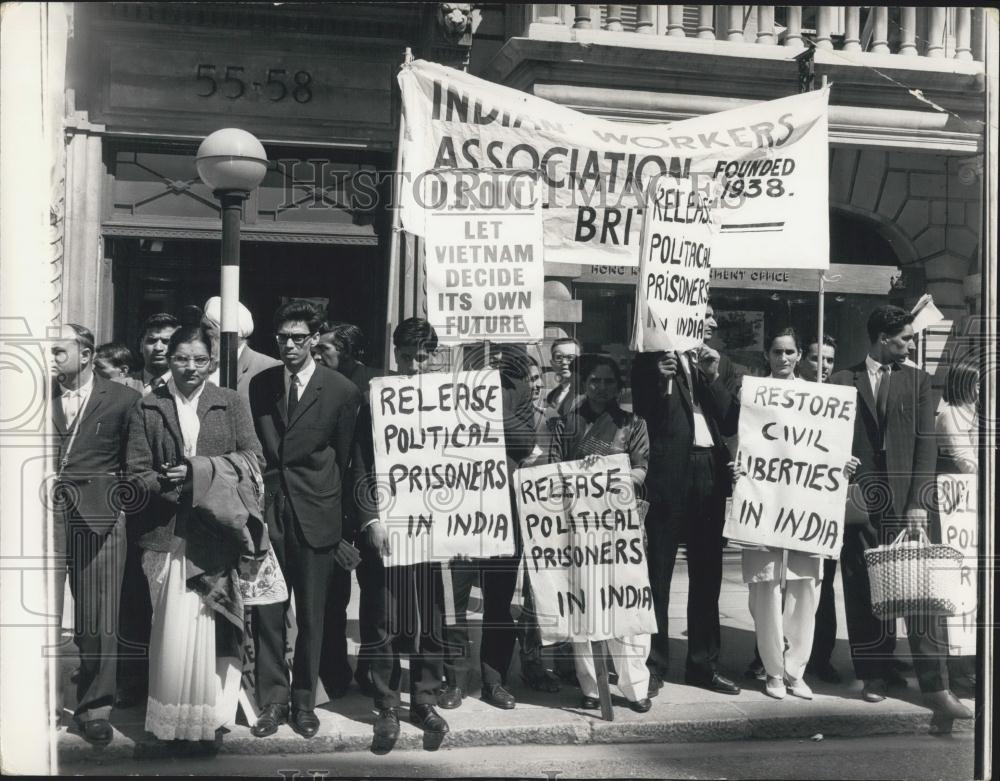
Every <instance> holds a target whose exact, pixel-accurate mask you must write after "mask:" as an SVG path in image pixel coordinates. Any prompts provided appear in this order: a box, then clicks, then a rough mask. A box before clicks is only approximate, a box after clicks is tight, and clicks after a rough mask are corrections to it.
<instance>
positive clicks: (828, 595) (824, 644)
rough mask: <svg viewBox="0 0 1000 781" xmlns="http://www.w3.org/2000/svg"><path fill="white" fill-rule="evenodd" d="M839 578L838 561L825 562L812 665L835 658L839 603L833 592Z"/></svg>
mask: <svg viewBox="0 0 1000 781" xmlns="http://www.w3.org/2000/svg"><path fill="white" fill-rule="evenodd" d="M836 577H837V560H836V559H824V560H823V582H822V584H821V585H820V590H819V604H817V605H816V630H815V632H814V633H813V645H812V652H811V653H810V654H809V664H810V665H826V664H829V663H830V657H831V656H833V649H834V646H836V644H837V602H836V599H835V594H834V590H833V584H834V580H835V578H836Z"/></svg>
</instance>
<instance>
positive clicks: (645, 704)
mask: <svg viewBox="0 0 1000 781" xmlns="http://www.w3.org/2000/svg"><path fill="white" fill-rule="evenodd" d="M628 706H629V707H630V708H631V709H632V710H634V711H635V712H636V713H645V712H646V711H648V710H649V709H650V708H652V707H653V701H652V700H650V699H649V697H643V698H642V699H641V700H636V701H635V702H629V704H628Z"/></svg>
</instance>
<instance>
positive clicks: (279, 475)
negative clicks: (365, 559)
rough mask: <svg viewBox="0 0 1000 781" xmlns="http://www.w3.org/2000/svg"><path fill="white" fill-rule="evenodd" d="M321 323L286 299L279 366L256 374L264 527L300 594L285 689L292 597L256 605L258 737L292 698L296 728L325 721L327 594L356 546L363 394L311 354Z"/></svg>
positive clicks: (306, 730)
mask: <svg viewBox="0 0 1000 781" xmlns="http://www.w3.org/2000/svg"><path fill="white" fill-rule="evenodd" d="M321 322H322V321H321V318H320V316H319V314H318V313H317V312H316V311H315V310H314V309H313V307H312V306H311V305H310V304H308V303H306V302H303V301H292V302H289V303H287V304H285V305H283V306H282V307H280V308H279V309H278V311H277V312H276V313H275V317H274V326H275V331H276V338H277V342H278V351H279V353H280V354H281V360H282V364H283V365H282V366H275V367H273V368H271V369H266V370H264V371H263V372H261V373H260V374H258V375H257V376H256V377H254V378H253V380H251V381H250V409H251V412H252V414H253V418H254V427H255V428H256V430H257V437H258V438H259V439H260V442H261V445H263V447H264V458H265V459H266V461H267V469H266V471H265V474H264V487H265V493H266V507H265V516H266V518H267V526H268V532H269V533H270V537H271V544H272V545H273V546H274V552H275V555H276V556H277V558H278V563H279V564H280V566H281V570H282V572H283V573H284V575H285V579H286V580H287V581H288V584H289V586H290V587H291V590H292V592H293V593H294V595H295V621H296V628H297V631H298V635H297V637H296V640H295V655H294V661H293V663H292V680H291V690H289V680H288V670H287V668H286V666H285V658H284V648H285V610H286V608H287V605H285V604H275V605H265V606H261V607H258V608H257V614H256V617H255V619H254V629H255V634H256V637H255V641H256V649H257V691H258V699H259V701H260V704H261V705H262V706H263V712H262V713H261V715H260V717H259V718H258V720H257V723H256V725H255V726H254V727H253V729H252V730H251V731H252V733H253V734H254V735H255V736H257V737H265V736H267V735H272V734H274V733H275V732H276V731H277V729H278V726H279V725H280V724H282V723H284V722H285V721H286V720H288V719H289V700H291V717H290V721H291V725H292V728H293V729H294V730H295V731H296V732H298V733H299V734H300V735H302V736H303V737H307V738H311V737H312V736H314V735H315V734H316V731H317V730H318V729H319V719H318V718H317V717H316V714H315V712H314V707H315V698H316V682H317V679H318V677H319V664H320V648H321V644H322V641H323V619H324V614H325V611H326V600H327V598H328V595H329V593H330V591H331V589H334V588H336V583H337V578H338V577H340V573H338V571H337V570H338V568H340V567H342V565H343V562H344V559H343V558H342V556H343V555H345V552H346V550H347V549H350V547H351V546H350V545H346V544H343V543H342V537H341V531H342V517H343V509H342V505H341V501H342V486H343V484H344V476H345V472H346V470H347V468H348V465H349V464H350V454H351V445H352V441H353V437H354V425H355V418H356V417H357V411H358V404H359V403H360V401H361V394H360V392H359V391H358V389H357V388H356V387H355V386H354V384H353V383H352V382H351V381H350V380H348V379H346V378H345V377H343V376H341V375H340V374H338V373H337V372H334V371H330V370H329V369H327V368H326V367H325V366H319V365H317V364H316V362H315V361H314V360H313V357H312V354H311V350H312V348H313V347H314V346H315V344H316V340H317V331H318V329H319V326H320V323H321ZM352 566H353V565H352Z"/></svg>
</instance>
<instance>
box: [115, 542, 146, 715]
mask: <svg viewBox="0 0 1000 781" xmlns="http://www.w3.org/2000/svg"><path fill="white" fill-rule="evenodd" d="M152 626H153V604H152V602H151V601H150V597H149V581H148V580H146V575H145V574H144V573H143V571H142V548H140V547H139V545H138V542H137V541H136V540H134V539H129V540H128V543H127V551H126V554H125V573H124V575H123V576H122V596H121V604H120V605H119V606H118V636H119V643H118V686H119V689H121V690H122V691H128V692H132V693H135V694H136V695H137V696H138V697H140V698H145V696H146V692H147V691H148V690H149V633H150V631H151V630H152Z"/></svg>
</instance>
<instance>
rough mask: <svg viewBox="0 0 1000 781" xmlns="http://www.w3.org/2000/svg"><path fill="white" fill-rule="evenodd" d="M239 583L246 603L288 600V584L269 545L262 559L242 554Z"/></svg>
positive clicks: (271, 603)
mask: <svg viewBox="0 0 1000 781" xmlns="http://www.w3.org/2000/svg"><path fill="white" fill-rule="evenodd" d="M265 533H266V532H265ZM239 583H240V593H241V594H242V595H243V604H244V605H248V606H253V605H273V604H275V603H278V602H287V601H288V586H287V585H286V584H285V576H284V575H282V574H281V567H280V566H278V557H277V556H275V555H274V548H271V547H269V548H268V549H267V553H265V554H264V557H263V558H262V559H258V558H255V557H251V556H242V557H241V558H240V567H239Z"/></svg>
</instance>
